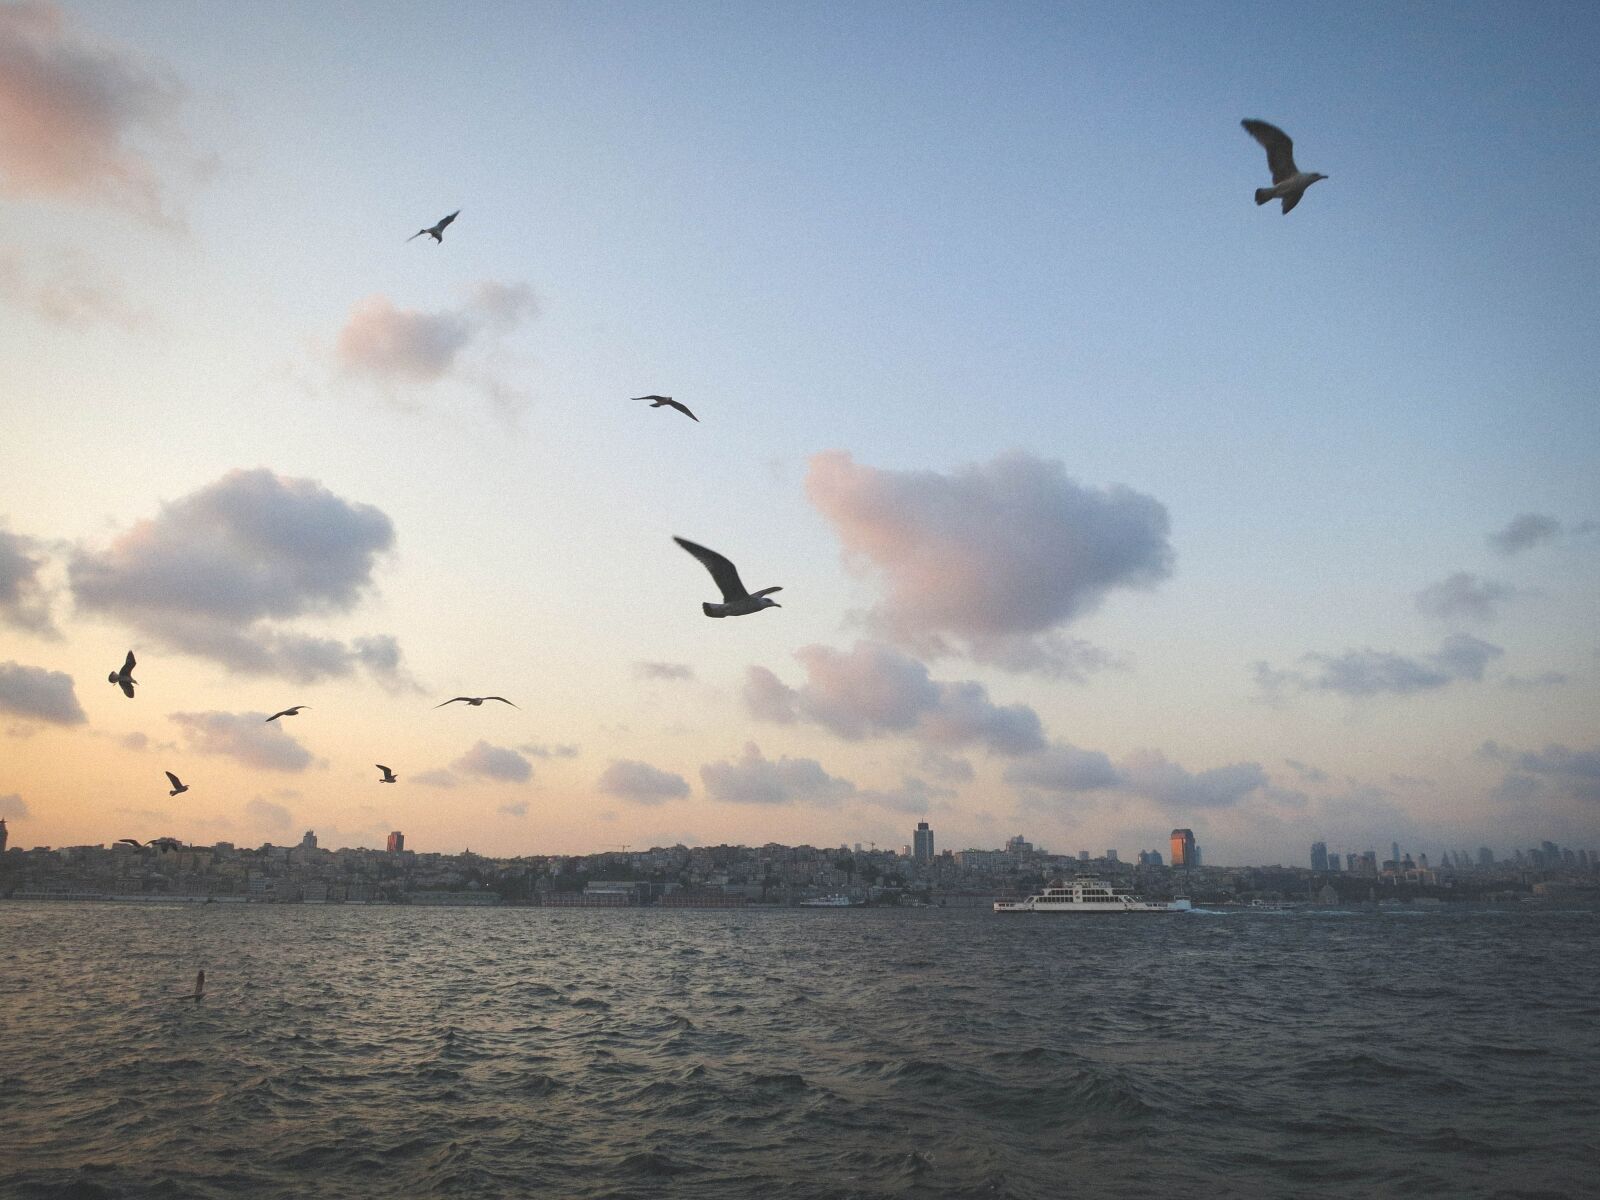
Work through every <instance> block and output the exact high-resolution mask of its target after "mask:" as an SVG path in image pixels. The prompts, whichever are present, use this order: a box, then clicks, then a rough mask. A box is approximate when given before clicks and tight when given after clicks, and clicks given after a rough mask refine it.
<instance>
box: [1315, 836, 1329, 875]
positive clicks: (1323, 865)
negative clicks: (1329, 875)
mask: <svg viewBox="0 0 1600 1200" xmlns="http://www.w3.org/2000/svg"><path fill="white" fill-rule="evenodd" d="M1311 869H1312V870H1313V871H1326V870H1327V869H1328V843H1327V842H1312V843H1311Z"/></svg>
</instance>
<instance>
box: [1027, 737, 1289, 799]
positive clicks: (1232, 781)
mask: <svg viewBox="0 0 1600 1200" xmlns="http://www.w3.org/2000/svg"><path fill="white" fill-rule="evenodd" d="M1005 779H1006V782H1007V783H1014V784H1019V785H1021V786H1024V787H1028V788H1034V789H1037V790H1039V791H1043V792H1053V793H1056V794H1058V795H1072V794H1077V793H1084V792H1111V793H1118V794H1122V795H1127V796H1137V797H1140V798H1142V799H1145V800H1149V801H1152V802H1154V803H1155V804H1157V805H1159V806H1161V807H1162V808H1164V809H1168V810H1171V811H1177V812H1183V811H1187V810H1192V809H1205V808H1227V807H1231V806H1233V805H1235V804H1238V803H1239V802H1240V801H1242V800H1243V799H1245V798H1246V797H1247V796H1250V795H1251V794H1252V793H1256V792H1260V791H1262V790H1263V789H1265V788H1266V787H1267V775H1266V772H1265V771H1263V770H1262V769H1261V765H1260V764H1259V763H1253V762H1240V763H1229V764H1227V765H1226V766H1221V767H1212V768H1211V769H1210V770H1206V771H1199V772H1192V771H1189V770H1188V769H1186V768H1184V767H1182V766H1180V765H1178V764H1177V763H1175V762H1172V761H1170V760H1169V759H1168V758H1167V757H1166V756H1165V755H1164V754H1162V753H1161V752H1160V751H1158V750H1135V751H1134V752H1132V753H1131V754H1128V755H1127V756H1126V757H1124V758H1123V760H1122V761H1121V762H1120V763H1115V764H1114V763H1112V761H1111V759H1110V757H1109V756H1108V755H1106V754H1105V753H1103V752H1102V751H1099V750H1084V749H1080V748H1079V747H1077V746H1073V745H1070V744H1069V743H1066V742H1056V743H1054V744H1053V745H1052V746H1051V747H1050V749H1049V750H1047V751H1046V752H1045V753H1043V754H1040V755H1035V756H1034V757H1032V758H1027V759H1023V760H1021V761H1019V762H1016V763H1013V764H1012V765H1011V766H1009V767H1007V768H1006V772H1005Z"/></svg>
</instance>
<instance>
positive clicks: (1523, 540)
mask: <svg viewBox="0 0 1600 1200" xmlns="http://www.w3.org/2000/svg"><path fill="white" fill-rule="evenodd" d="M1560 533H1561V522H1560V521H1558V520H1556V519H1555V518H1554V517H1547V516H1545V515H1544V514H1543V513H1520V514H1518V515H1517V516H1515V517H1513V518H1512V519H1511V523H1510V524H1509V525H1507V526H1506V527H1505V528H1504V529H1501V530H1497V531H1496V532H1494V533H1491V534H1490V535H1489V537H1488V542H1489V545H1490V547H1492V548H1493V549H1494V550H1497V551H1498V552H1499V553H1501V554H1504V555H1506V556H1507V557H1510V556H1511V555H1513V554H1520V553H1522V552H1523V551H1524V550H1530V549H1532V548H1533V547H1534V546H1537V545H1540V544H1541V543H1543V542H1548V541H1551V540H1553V539H1554V538H1556V537H1558V536H1559V535H1560Z"/></svg>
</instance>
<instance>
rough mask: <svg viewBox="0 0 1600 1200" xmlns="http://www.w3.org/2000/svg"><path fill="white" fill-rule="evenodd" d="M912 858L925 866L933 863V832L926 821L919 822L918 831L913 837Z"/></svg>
mask: <svg viewBox="0 0 1600 1200" xmlns="http://www.w3.org/2000/svg"><path fill="white" fill-rule="evenodd" d="M911 844H912V851H911V857H912V858H914V859H916V860H917V862H918V863H920V864H921V865H923V866H928V865H930V864H931V863H932V862H933V830H931V829H929V828H928V823H927V822H926V821H918V822H917V828H916V831H915V832H914V833H913V834H912V835H911Z"/></svg>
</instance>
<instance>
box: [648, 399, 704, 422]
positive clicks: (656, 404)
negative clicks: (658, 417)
mask: <svg viewBox="0 0 1600 1200" xmlns="http://www.w3.org/2000/svg"><path fill="white" fill-rule="evenodd" d="M634 399H635V400H648V401H650V407H651V408H660V407H661V406H662V405H666V406H667V407H668V408H675V409H677V410H678V411H679V412H681V413H682V414H683V415H684V416H686V417H688V418H689V420H691V421H693V422H694V423H695V424H697V425H698V424H699V423H700V418H699V417H697V416H695V415H694V414H693V413H692V412H690V411H689V406H688V405H687V404H679V403H678V402H677V401H676V400H674V399H673V398H672V397H671V396H656V395H649V396H635V397H634Z"/></svg>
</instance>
